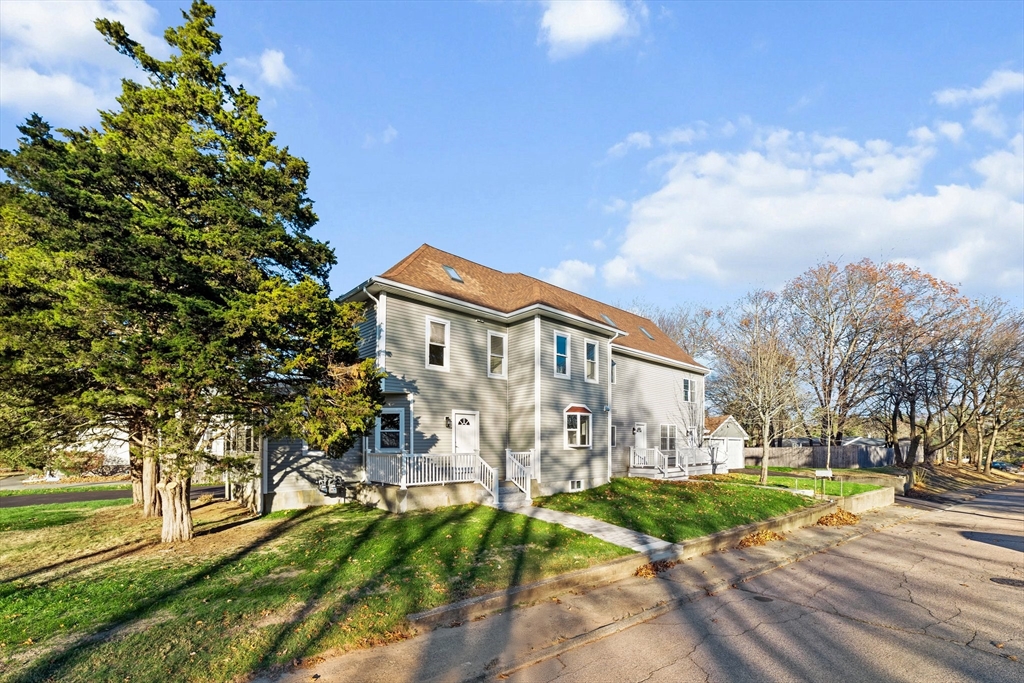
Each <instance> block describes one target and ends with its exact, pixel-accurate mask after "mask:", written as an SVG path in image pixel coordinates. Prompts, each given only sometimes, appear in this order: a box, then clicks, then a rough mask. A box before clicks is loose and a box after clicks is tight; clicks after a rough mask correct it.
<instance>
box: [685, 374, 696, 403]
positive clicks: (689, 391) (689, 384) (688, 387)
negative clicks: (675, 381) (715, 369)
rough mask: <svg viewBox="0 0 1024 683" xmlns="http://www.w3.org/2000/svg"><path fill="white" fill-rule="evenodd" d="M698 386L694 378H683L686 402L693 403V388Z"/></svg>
mask: <svg viewBox="0 0 1024 683" xmlns="http://www.w3.org/2000/svg"><path fill="white" fill-rule="evenodd" d="M695 388H696V387H695V386H694V384H693V380H690V379H684V380H683V401H684V402H685V403H693V390H694V389H695Z"/></svg>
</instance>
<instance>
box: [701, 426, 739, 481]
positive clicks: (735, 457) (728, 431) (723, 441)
mask: <svg viewBox="0 0 1024 683" xmlns="http://www.w3.org/2000/svg"><path fill="white" fill-rule="evenodd" d="M749 438H750V435H749V434H747V432H746V431H745V430H744V429H743V427H741V426H740V423H739V422H737V421H736V418H734V417H733V416H732V415H719V416H717V417H707V418H704V442H705V443H706V444H707V445H708V446H711V447H717V448H718V453H717V457H716V460H717V461H718V462H722V461H724V462H725V466H726V467H728V468H729V469H730V470H741V469H743V442H744V441H746V440H747V439H749Z"/></svg>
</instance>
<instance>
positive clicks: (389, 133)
mask: <svg viewBox="0 0 1024 683" xmlns="http://www.w3.org/2000/svg"><path fill="white" fill-rule="evenodd" d="M397 139H398V130H397V129H396V128H395V127H394V126H392V125H391V124H390V123H389V124H388V127H387V128H385V129H384V130H383V131H381V133H380V135H374V134H373V133H367V134H366V135H365V136H364V137H363V147H365V148H367V149H369V148H370V147H374V146H375V145H377V143H380V144H382V145H390V144H391V143H392V142H394V141H395V140H397Z"/></svg>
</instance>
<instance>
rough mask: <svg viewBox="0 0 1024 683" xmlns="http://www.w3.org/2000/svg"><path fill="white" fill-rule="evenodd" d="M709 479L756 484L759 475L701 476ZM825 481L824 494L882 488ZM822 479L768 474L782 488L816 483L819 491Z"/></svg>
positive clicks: (797, 487) (809, 487)
mask: <svg viewBox="0 0 1024 683" xmlns="http://www.w3.org/2000/svg"><path fill="white" fill-rule="evenodd" d="M705 477H706V478H707V479H711V480H713V481H726V482H730V481H734V482H737V483H742V484H757V483H758V482H759V481H760V479H761V478H760V476H759V475H757V474H739V473H735V472H730V473H729V474H712V475H704V477H702V478H705ZM824 483H825V495H828V496H839V495H843V496H855V495H857V494H858V493H866V492H867V491H877V490H878V489H880V488H882V487H881V486H875V485H874V484H858V483H857V482H849V481H844V482H839V481H835V480H831V479H826V480H824ZM821 484H822V481H821V480H819V481H818V482H817V484H815V481H814V480H813V479H806V478H797V477H785V476H771V475H769V476H768V485H769V486H777V487H779V488H783V489H812V488H814V487H815V485H817V487H818V488H817V490H818V491H819V492H820V491H821Z"/></svg>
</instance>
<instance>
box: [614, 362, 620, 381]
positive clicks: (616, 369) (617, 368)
mask: <svg viewBox="0 0 1024 683" xmlns="http://www.w3.org/2000/svg"><path fill="white" fill-rule="evenodd" d="M618 370H619V367H618V365H617V364H616V363H615V361H612V384H615V383H616V382H618V381H619V372H618Z"/></svg>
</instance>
